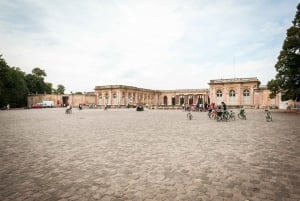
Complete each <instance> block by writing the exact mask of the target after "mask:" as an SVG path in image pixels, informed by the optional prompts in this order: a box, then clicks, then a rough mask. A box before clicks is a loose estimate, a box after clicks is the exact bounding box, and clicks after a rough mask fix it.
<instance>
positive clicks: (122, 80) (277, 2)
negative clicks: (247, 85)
mask: <svg viewBox="0 0 300 201" xmlns="http://www.w3.org/2000/svg"><path fill="white" fill-rule="evenodd" d="M298 3H299V2H298V1H297V0H251V1H247V0H86V1H82V0H0V54H2V57H3V58H4V59H5V60H6V62H7V64H8V65H9V66H11V67H19V68H21V70H22V71H24V72H25V73H31V71H32V69H33V68H35V67H39V68H41V69H43V70H45V72H46V74H47V76H46V78H45V81H46V82H50V83H52V84H53V88H57V85H58V84H62V85H63V86H65V88H66V91H65V93H70V92H71V91H72V92H90V91H94V88H95V86H101V85H128V86H134V87H139V88H146V89H153V90H165V89H170V90H173V89H203V88H209V85H208V83H209V81H210V80H213V79H230V78H245V77H257V78H258V79H259V80H260V81H261V84H262V85H266V84H267V82H268V81H269V80H271V79H273V78H274V77H275V75H276V69H275V67H274V66H275V64H276V62H277V57H278V55H279V53H280V51H281V49H282V44H283V41H284V39H285V38H286V31H287V29H288V28H289V27H290V26H291V25H292V21H293V19H294V17H295V14H296V7H297V4H298Z"/></svg>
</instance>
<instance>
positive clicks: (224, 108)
mask: <svg viewBox="0 0 300 201" xmlns="http://www.w3.org/2000/svg"><path fill="white" fill-rule="evenodd" d="M221 104H222V106H223V110H224V111H226V110H227V106H226V104H225V103H224V102H221Z"/></svg>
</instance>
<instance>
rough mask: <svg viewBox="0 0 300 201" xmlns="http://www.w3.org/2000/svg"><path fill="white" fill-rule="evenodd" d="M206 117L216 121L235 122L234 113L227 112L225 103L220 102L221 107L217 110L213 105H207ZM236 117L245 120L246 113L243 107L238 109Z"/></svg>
mask: <svg viewBox="0 0 300 201" xmlns="http://www.w3.org/2000/svg"><path fill="white" fill-rule="evenodd" d="M208 117H209V118H210V119H214V120H215V119H216V120H217V121H229V120H235V113H234V112H233V111H232V110H230V111H228V110H227V105H226V104H225V102H221V105H219V106H218V107H217V108H215V107H214V104H210V105H209V108H208ZM238 117H239V118H240V119H244V120H246V113H245V109H244V108H243V106H242V107H241V108H240V111H239V113H238Z"/></svg>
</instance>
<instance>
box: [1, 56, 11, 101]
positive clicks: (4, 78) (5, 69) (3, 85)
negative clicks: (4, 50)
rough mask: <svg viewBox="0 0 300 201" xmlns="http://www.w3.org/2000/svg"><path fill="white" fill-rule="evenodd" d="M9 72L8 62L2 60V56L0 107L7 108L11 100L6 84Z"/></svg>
mask: <svg viewBox="0 0 300 201" xmlns="http://www.w3.org/2000/svg"><path fill="white" fill-rule="evenodd" d="M8 72H9V66H8V65H7V63H6V61H5V60H4V59H3V58H2V55H0V107H3V106H5V105H6V104H7V103H8V101H9V98H8V96H7V94H6V92H7V89H6V82H7V77H8Z"/></svg>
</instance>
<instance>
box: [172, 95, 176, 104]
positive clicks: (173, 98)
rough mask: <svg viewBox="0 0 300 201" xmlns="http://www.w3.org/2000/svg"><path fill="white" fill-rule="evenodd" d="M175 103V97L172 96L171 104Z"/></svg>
mask: <svg viewBox="0 0 300 201" xmlns="http://www.w3.org/2000/svg"><path fill="white" fill-rule="evenodd" d="M175 104H176V99H175V97H174V96H173V97H172V105H173V106H174V105H175Z"/></svg>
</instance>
